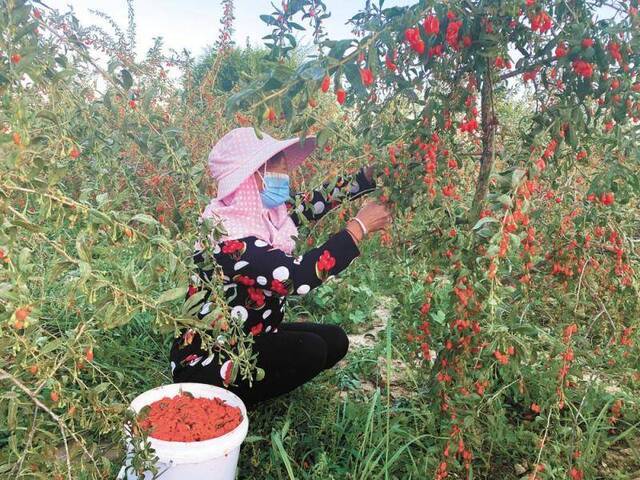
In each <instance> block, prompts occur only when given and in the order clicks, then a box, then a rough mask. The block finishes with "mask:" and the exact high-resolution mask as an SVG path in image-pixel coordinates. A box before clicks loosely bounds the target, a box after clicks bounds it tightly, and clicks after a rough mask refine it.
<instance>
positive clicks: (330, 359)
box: [325, 325, 349, 368]
mask: <svg viewBox="0 0 640 480" xmlns="http://www.w3.org/2000/svg"><path fill="white" fill-rule="evenodd" d="M330 327H331V335H330V336H329V337H328V338H326V339H325V340H326V341H327V362H326V364H325V368H331V367H333V366H334V365H335V364H336V363H338V362H339V361H340V360H342V359H343V358H344V356H345V355H346V354H347V352H348V351H349V337H348V336H347V333H346V332H345V331H344V330H343V329H342V328H341V327H339V326H337V325H330Z"/></svg>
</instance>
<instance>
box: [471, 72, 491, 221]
mask: <svg viewBox="0 0 640 480" xmlns="http://www.w3.org/2000/svg"><path fill="white" fill-rule="evenodd" d="M480 102H481V103H480V114H481V115H482V125H481V127H482V156H481V157H480V173H479V174H478V181H477V183H476V192H475V194H474V196H473V203H472V204H471V211H470V212H469V220H470V224H471V226H472V227H473V226H474V225H475V224H476V222H477V221H478V220H479V219H480V212H481V211H482V209H483V207H484V200H485V197H486V196H487V191H488V190H489V177H490V176H491V170H492V169H493V160H494V157H495V155H494V142H495V137H496V127H497V126H498V121H497V119H496V117H495V112H494V110H493V84H492V82H491V73H490V71H489V70H488V69H487V71H486V72H485V74H484V76H483V78H482V98H481V99H480Z"/></svg>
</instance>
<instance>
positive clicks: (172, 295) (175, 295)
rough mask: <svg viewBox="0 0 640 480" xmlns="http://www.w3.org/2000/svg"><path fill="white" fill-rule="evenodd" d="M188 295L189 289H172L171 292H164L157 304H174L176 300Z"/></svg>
mask: <svg viewBox="0 0 640 480" xmlns="http://www.w3.org/2000/svg"><path fill="white" fill-rule="evenodd" d="M186 294H187V287H177V288H172V289H171V290H167V291H166V292H162V294H161V295H160V296H159V297H158V299H157V300H156V304H157V305H160V304H162V303H167V302H173V301H174V300H178V299H179V298H183V297H184V296H185V295H186Z"/></svg>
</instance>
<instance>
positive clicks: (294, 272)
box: [223, 230, 360, 297]
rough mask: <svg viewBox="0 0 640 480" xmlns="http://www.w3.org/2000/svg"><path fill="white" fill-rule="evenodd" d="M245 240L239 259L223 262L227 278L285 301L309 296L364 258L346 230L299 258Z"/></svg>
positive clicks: (247, 239) (254, 240)
mask: <svg viewBox="0 0 640 480" xmlns="http://www.w3.org/2000/svg"><path fill="white" fill-rule="evenodd" d="M242 240H243V241H242V243H243V244H244V248H243V249H242V250H240V251H238V254H237V255H235V256H227V258H229V260H228V261H224V260H223V263H224V265H223V269H224V272H225V274H226V275H228V276H229V277H231V278H233V279H234V281H235V282H239V283H242V284H245V285H249V284H251V285H255V287H256V288H258V289H264V290H270V291H272V292H274V293H275V294H277V295H279V296H281V297H283V296H287V295H296V294H297V295H304V294H306V293H308V292H309V291H310V290H311V289H313V288H315V287H317V286H318V285H320V284H321V283H322V282H324V281H325V280H326V279H327V278H328V277H329V276H332V275H336V274H338V273H339V272H341V271H342V270H344V269H345V268H347V266H348V265H349V264H350V263H351V262H352V261H353V259H355V258H356V257H357V256H358V255H359V254H360V251H359V250H358V247H357V246H356V244H355V242H354V241H353V238H352V237H351V235H350V234H349V233H348V232H347V231H346V230H342V231H340V232H338V233H336V234H335V235H333V236H332V237H330V238H329V239H328V240H327V241H326V242H325V243H323V244H322V245H320V246H319V247H317V248H313V249H311V250H309V251H307V252H306V253H305V254H304V255H300V256H298V257H294V256H291V255H287V254H286V253H285V252H283V251H282V250H279V249H276V248H273V247H272V246H271V245H269V244H268V243H267V242H264V241H262V240H260V239H257V238H255V237H247V238H244V239H242ZM254 282H255V283H254Z"/></svg>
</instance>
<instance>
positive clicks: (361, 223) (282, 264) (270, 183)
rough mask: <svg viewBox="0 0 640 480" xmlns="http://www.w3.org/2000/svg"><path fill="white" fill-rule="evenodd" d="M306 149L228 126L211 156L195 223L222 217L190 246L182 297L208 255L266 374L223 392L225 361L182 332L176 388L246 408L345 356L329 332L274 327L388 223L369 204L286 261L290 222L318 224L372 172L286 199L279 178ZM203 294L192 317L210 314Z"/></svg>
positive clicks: (174, 355)
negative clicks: (210, 241)
mask: <svg viewBox="0 0 640 480" xmlns="http://www.w3.org/2000/svg"><path fill="white" fill-rule="evenodd" d="M314 148H315V139H314V138H307V139H306V140H305V142H304V145H302V144H300V142H299V140H298V139H297V138H294V139H289V140H284V141H279V140H275V139H273V138H271V137H270V136H268V135H266V134H263V138H262V139H259V138H257V136H256V135H255V132H254V130H253V129H252V128H237V129H235V130H232V131H231V132H229V133H227V134H226V135H225V136H224V137H223V138H222V139H221V140H220V141H219V142H218V143H217V144H216V145H215V146H214V147H213V149H212V150H211V153H210V155H209V169H210V171H211V173H212V175H213V177H214V178H215V179H216V180H217V182H218V194H217V197H216V198H215V199H213V200H212V201H211V203H210V204H209V205H208V206H207V207H206V209H205V211H204V212H203V214H202V217H203V218H213V219H215V220H218V221H221V222H222V224H223V226H224V229H225V232H226V233H225V236H224V237H223V238H222V240H221V241H220V242H219V243H218V244H217V245H215V246H214V248H213V251H212V252H208V251H205V250H204V249H203V248H202V245H201V244H197V245H196V252H195V254H194V261H195V262H196V265H197V266H198V275H197V276H194V278H193V280H194V282H193V283H192V284H191V285H190V286H189V293H188V294H187V296H190V295H193V294H194V293H195V292H197V291H198V290H199V289H201V288H206V287H205V286H204V285H203V284H202V282H203V281H208V280H209V278H210V276H211V275H212V273H213V268H212V266H211V262H207V259H208V258H211V257H213V258H212V260H214V261H215V262H216V263H217V264H218V265H219V266H220V267H221V268H222V272H223V274H224V277H223V279H224V285H223V288H224V290H225V294H226V299H227V302H228V304H229V307H230V309H231V315H232V316H234V317H238V318H240V319H241V320H242V321H243V322H244V329H245V330H246V331H247V332H248V333H251V334H252V335H254V336H255V339H254V340H255V342H254V346H253V348H254V351H255V352H257V353H258V357H257V364H258V367H260V368H262V369H264V371H265V377H264V379H263V380H261V381H259V382H253V384H252V386H249V384H248V382H247V381H244V380H239V381H236V383H235V384H234V385H229V386H227V385H226V383H228V379H229V378H228V377H229V374H230V367H231V366H230V362H228V361H227V362H225V363H224V364H223V365H222V367H221V366H220V365H219V362H218V358H217V355H216V354H213V355H209V353H208V352H207V351H205V350H202V349H201V348H200V345H201V342H200V338H199V337H198V336H197V335H194V332H193V331H191V330H188V331H186V332H184V333H183V334H182V335H181V336H180V337H178V338H177V339H176V340H175V341H174V344H173V347H172V349H171V367H172V373H173V378H174V381H175V382H199V383H208V384H212V385H217V386H223V385H224V386H227V388H229V389H230V390H231V391H233V392H235V393H236V394H237V395H239V396H240V397H241V398H242V399H243V401H244V402H245V403H246V404H247V405H248V406H253V405H255V404H256V403H257V402H259V401H261V400H265V399H268V398H271V397H275V396H277V395H281V394H283V393H286V392H289V391H291V390H293V389H294V388H296V387H297V386H299V385H302V384H303V383H305V382H307V381H309V380H310V379H312V378H313V377H315V376H316V375H317V374H318V373H320V372H321V371H322V370H325V369H329V368H331V367H333V366H334V365H335V364H336V363H337V362H338V361H339V360H340V359H341V358H342V357H344V355H345V354H346V353H347V349H348V346H349V341H348V339H347V336H346V334H345V332H344V330H342V329H341V328H340V327H338V326H335V325H323V324H314V323H281V322H282V319H283V316H284V311H285V306H286V297H287V296H289V295H305V294H307V293H308V292H309V291H310V290H311V289H313V288H315V287H317V286H318V285H320V284H321V283H322V282H323V281H325V280H326V279H327V278H329V277H331V276H333V275H336V274H338V273H339V272H341V271H342V270H344V269H345V268H346V267H347V266H348V265H349V264H350V263H351V261H352V260H353V259H355V258H356V257H357V256H358V255H359V254H360V252H359V250H358V244H359V243H360V241H362V239H363V237H365V236H366V235H367V234H369V233H371V232H375V231H377V230H381V229H383V228H385V227H386V226H387V225H389V223H390V216H389V212H388V210H387V209H386V208H385V207H384V206H382V205H380V204H377V203H369V204H367V205H365V206H363V207H362V208H361V209H360V211H359V212H358V214H357V215H356V217H354V218H353V219H351V220H349V221H348V222H347V224H346V227H345V228H344V229H343V230H341V231H340V232H338V233H336V234H335V235H333V236H332V237H330V238H329V239H328V240H327V241H326V242H325V243H324V244H322V245H320V246H319V247H317V248H313V249H311V250H309V251H308V252H306V253H305V254H304V255H301V256H298V257H294V256H292V255H291V252H292V251H293V248H294V246H295V241H294V238H295V237H296V236H297V233H298V231H297V228H296V225H298V224H300V222H301V220H302V216H304V217H306V219H307V220H311V221H313V220H317V219H319V218H321V217H322V216H323V215H325V214H326V213H327V212H328V211H329V210H330V209H331V208H332V207H334V206H335V205H336V204H337V203H338V202H339V199H340V198H344V197H351V198H353V197H356V196H359V195H361V194H363V193H365V192H368V191H371V190H373V189H374V188H375V184H374V182H373V181H372V178H371V176H372V169H371V168H366V169H363V170H361V171H360V172H359V173H358V174H357V175H356V176H355V178H354V179H351V180H349V179H338V182H337V184H336V187H335V188H334V189H333V191H332V192H331V194H330V195H327V196H325V195H324V194H323V193H322V192H321V191H315V192H313V194H312V196H311V198H310V199H309V198H308V196H304V195H297V196H296V198H294V199H291V198H290V196H289V195H290V193H289V177H288V173H289V172H291V171H293V170H294V169H295V168H297V167H298V166H299V165H300V164H301V163H302V162H303V161H304V159H305V158H306V157H307V156H309V154H310V153H311V152H312V150H313V149H314ZM305 198H306V199H307V200H310V201H306V202H305V201H304V199H305ZM290 213H291V215H290ZM207 263H208V264H209V265H207ZM208 296H209V291H208V290H207V294H206V296H205V297H204V298H203V299H202V300H201V304H202V308H201V309H200V313H199V317H200V318H202V317H203V316H204V315H206V314H207V313H208V312H209V308H210V305H211V304H210V303H209V302H208Z"/></svg>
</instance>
